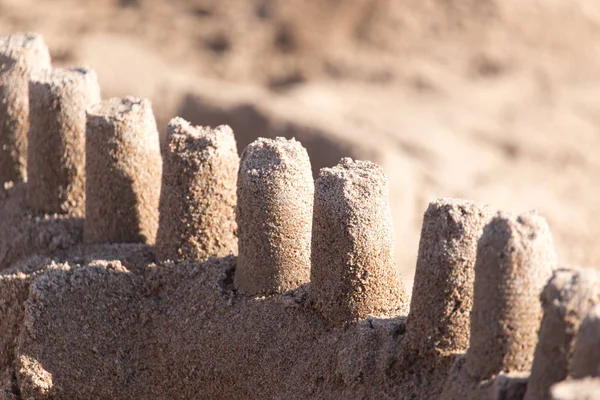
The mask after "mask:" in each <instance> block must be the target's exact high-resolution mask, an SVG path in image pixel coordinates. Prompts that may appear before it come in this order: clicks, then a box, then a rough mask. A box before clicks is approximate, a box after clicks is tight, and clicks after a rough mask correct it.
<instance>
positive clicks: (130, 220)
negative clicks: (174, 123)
mask: <svg viewBox="0 0 600 400" xmlns="http://www.w3.org/2000/svg"><path fill="white" fill-rule="evenodd" d="M87 118H88V120H87V132H86V177H87V181H86V218H85V222H84V232H83V236H84V241H85V242H87V243H131V242H145V243H154V240H155V238H156V231H157V228H158V204H159V197H160V186H161V171H162V159H161V155H160V144H159V138H158V132H157V130H156V121H155V120H154V115H153V114H152V108H151V105H150V101H148V100H146V99H139V98H134V97H125V98H122V99H120V98H113V99H110V100H105V101H103V102H101V103H100V104H97V105H95V106H93V107H92V108H90V110H89V111H88V115H87Z"/></svg>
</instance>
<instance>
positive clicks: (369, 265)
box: [309, 158, 406, 323]
mask: <svg viewBox="0 0 600 400" xmlns="http://www.w3.org/2000/svg"><path fill="white" fill-rule="evenodd" d="M393 236H394V235H393V227H392V218H391V213H390V206H389V201H388V185H387V179H386V177H385V175H384V173H383V169H382V168H381V167H379V166H378V165H376V164H373V163H371V162H368V161H353V160H352V159H350V158H343V159H342V160H341V161H340V163H339V164H338V165H337V166H335V167H333V168H323V169H321V172H320V174H319V178H318V179H317V181H316V185H315V204H314V215H313V237H312V255H311V257H312V269H311V286H310V293H309V295H310V298H311V301H312V302H313V303H314V304H315V306H316V307H317V308H318V310H319V311H320V312H321V313H322V314H323V315H324V316H325V317H326V318H327V319H329V320H331V321H333V322H334V323H340V322H345V321H352V320H357V319H361V318H365V317H367V316H368V315H370V314H386V313H393V312H405V311H406V294H405V292H404V287H403V283H402V280H401V277H400V274H399V271H398V269H397V268H396V265H395V261H394V257H393V254H392V248H393V243H394V238H393Z"/></svg>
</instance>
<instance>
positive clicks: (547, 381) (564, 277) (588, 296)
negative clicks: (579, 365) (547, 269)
mask: <svg viewBox="0 0 600 400" xmlns="http://www.w3.org/2000/svg"><path fill="white" fill-rule="evenodd" d="M541 301H542V307H543V308H544V316H543V318H542V322H541V325H540V330H539V338H538V343H537V347H536V349H535V354H534V358H533V365H532V367H531V377H530V378H529V383H528V385H527V393H526V395H525V400H535V399H540V400H542V399H547V398H548V397H549V396H550V387H551V386H552V385H553V384H555V383H557V382H560V381H562V380H565V379H567V377H569V376H571V375H575V373H574V372H573V371H572V370H571V365H570V364H571V359H572V358H573V349H574V347H575V335H576V334H577V332H578V331H579V327H580V324H581V321H582V320H583V319H584V318H585V316H586V315H587V313H588V311H589V310H590V308H591V307H592V306H593V305H594V304H596V303H598V302H599V301H600V279H599V278H598V274H597V272H596V271H594V270H589V269H588V270H586V269H582V270H579V271H573V270H567V269H557V270H555V271H554V274H553V276H552V278H551V279H550V281H549V282H548V284H547V285H546V287H545V288H544V290H543V292H542V295H541Z"/></svg>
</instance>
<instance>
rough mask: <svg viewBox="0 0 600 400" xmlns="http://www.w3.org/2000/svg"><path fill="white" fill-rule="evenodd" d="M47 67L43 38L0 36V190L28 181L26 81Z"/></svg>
mask: <svg viewBox="0 0 600 400" xmlns="http://www.w3.org/2000/svg"><path fill="white" fill-rule="evenodd" d="M50 68H51V66H50V53H49V51H48V48H47V47H46V44H45V42H44V39H43V38H42V36H40V35H38V34H35V33H28V34H18V35H10V36H4V37H0V187H1V186H2V184H4V183H5V182H9V181H14V182H21V181H23V180H25V179H26V178H27V168H26V166H27V132H28V131H29V79H30V78H31V77H32V76H36V75H38V74H44V73H47V72H49V71H50Z"/></svg>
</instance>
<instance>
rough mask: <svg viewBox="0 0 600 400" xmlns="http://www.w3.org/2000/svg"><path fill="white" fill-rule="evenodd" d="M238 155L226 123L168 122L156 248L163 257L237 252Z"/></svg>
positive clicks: (189, 257) (177, 258)
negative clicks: (200, 125) (195, 124)
mask: <svg viewBox="0 0 600 400" xmlns="http://www.w3.org/2000/svg"><path fill="white" fill-rule="evenodd" d="M239 161H240V158H239V156H238V154H237V148H236V143H235V138H234V136H233V131H232V130H231V128H229V127H228V126H219V127H217V128H215V129H211V128H209V127H199V126H196V127H194V126H191V125H190V124H189V123H188V122H187V121H185V120H184V119H182V118H174V119H172V120H171V122H169V125H168V126H167V146H166V149H165V153H164V163H163V177H162V191H161V198H160V218H159V227H158V234H157V238H156V252H157V255H158V257H159V259H161V260H173V261H183V260H196V261H200V260H205V259H207V258H208V257H211V256H215V257H222V256H226V255H228V254H233V253H236V252H237V237H236V230H237V228H236V222H235V207H236V181H237V171H238V165H239Z"/></svg>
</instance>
